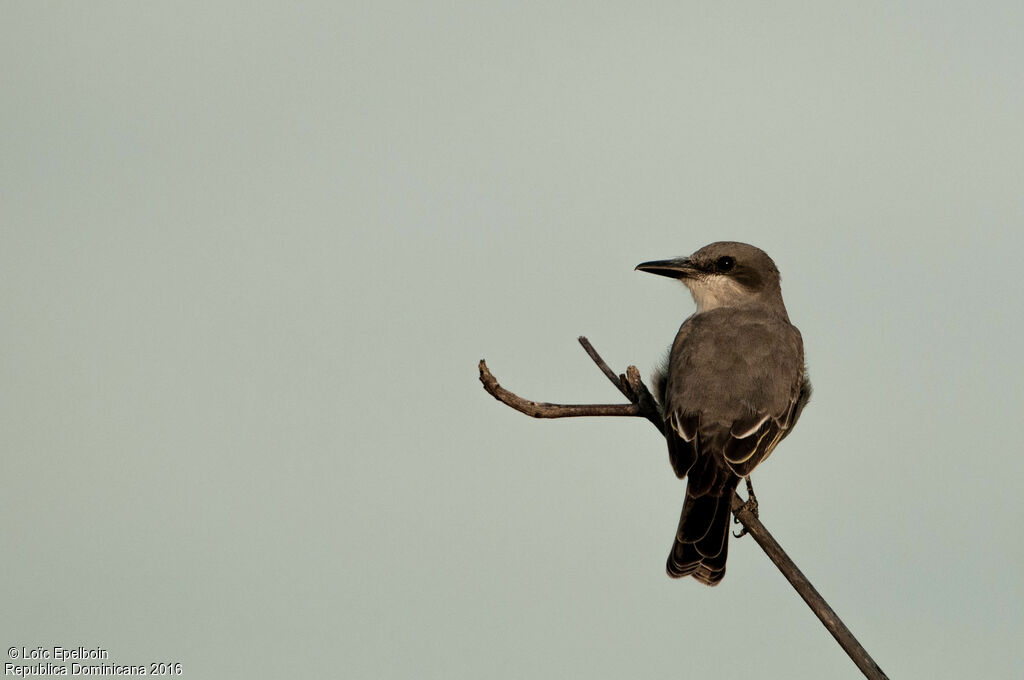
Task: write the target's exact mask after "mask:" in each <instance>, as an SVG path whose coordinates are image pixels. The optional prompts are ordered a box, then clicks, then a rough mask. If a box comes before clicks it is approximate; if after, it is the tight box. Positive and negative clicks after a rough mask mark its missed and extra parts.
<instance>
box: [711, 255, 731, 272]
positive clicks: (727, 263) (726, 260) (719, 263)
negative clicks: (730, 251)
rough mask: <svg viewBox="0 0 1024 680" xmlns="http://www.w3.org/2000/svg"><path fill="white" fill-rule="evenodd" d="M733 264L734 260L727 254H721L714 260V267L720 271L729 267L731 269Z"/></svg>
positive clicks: (724, 270) (727, 269)
mask: <svg viewBox="0 0 1024 680" xmlns="http://www.w3.org/2000/svg"><path fill="white" fill-rule="evenodd" d="M735 265H736V260H734V259H732V258H731V257H729V256H728V255H723V256H722V257H720V258H718V259H717V260H715V267H716V268H717V269H718V271H720V272H727V271H729V270H730V269H732V268H733V267H734V266H735Z"/></svg>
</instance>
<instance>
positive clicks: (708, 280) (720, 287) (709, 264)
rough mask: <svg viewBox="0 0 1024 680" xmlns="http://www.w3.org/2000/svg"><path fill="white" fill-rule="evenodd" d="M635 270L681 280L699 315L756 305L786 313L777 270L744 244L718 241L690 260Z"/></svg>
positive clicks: (764, 256)
mask: <svg viewBox="0 0 1024 680" xmlns="http://www.w3.org/2000/svg"><path fill="white" fill-rule="evenodd" d="M636 268H637V270H638V271H642V272H649V273H651V274H658V275H660V276H668V277H671V278H673V279H679V280H680V281H682V282H683V284H685V285H686V287H687V288H689V289H690V293H691V294H692V295H693V301H694V302H695V303H697V313H698V314H699V313H701V312H707V311H710V310H712V309H715V308H716V307H737V306H741V305H746V304H758V303H760V304H770V305H778V306H779V308H780V310H781V313H782V314H783V315H785V313H786V310H785V307H784V306H783V305H782V292H781V287H780V285H779V270H778V268H776V266H775V263H774V262H772V258H770V257H768V255H767V254H766V253H765V252H764V251H763V250H761V249H760V248H755V247H754V246H752V245H749V244H746V243H739V242H737V241H718V242H716V243H712V244H711V245H707V246H704V247H703V248H701V249H700V250H698V251H697V252H695V253H694V254H693V255H690V256H689V257H679V258H675V259H672V260H654V261H651V262H644V263H643V264H640V265H637V267H636Z"/></svg>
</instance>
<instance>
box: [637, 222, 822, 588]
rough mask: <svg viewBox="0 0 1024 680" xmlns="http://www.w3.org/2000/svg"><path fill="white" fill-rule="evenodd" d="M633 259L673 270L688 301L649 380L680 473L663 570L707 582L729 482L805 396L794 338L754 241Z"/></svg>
mask: <svg viewBox="0 0 1024 680" xmlns="http://www.w3.org/2000/svg"><path fill="white" fill-rule="evenodd" d="M637 269H638V270H640V271H646V272H650V273H654V274H659V275H662V276H670V277H673V278H678V279H680V280H681V281H682V282H683V283H684V284H685V285H686V287H687V288H688V289H689V290H690V293H691V294H692V295H693V299H694V302H696V304H697V311H696V313H695V314H693V315H692V316H690V317H689V318H687V319H686V321H684V322H683V325H682V326H681V327H680V329H679V332H678V334H677V335H676V338H675V341H674V342H673V343H672V349H671V352H670V353H669V358H668V362H667V364H666V366H665V367H664V369H663V370H662V371H660V372H659V374H657V375H656V376H655V381H654V382H655V387H656V390H655V391H656V392H657V396H658V399H659V402H660V405H661V407H662V411H663V416H664V417H665V423H666V439H667V440H668V450H669V460H670V462H671V464H672V468H673V470H674V471H675V473H676V476H678V477H679V478H680V479H682V478H684V477H688V478H689V479H688V482H687V487H686V500H685V501H684V503H683V510H682V515H681V517H680V520H679V529H678V531H677V533H676V539H675V543H674V545H673V547H672V552H671V553H670V554H669V558H668V563H667V570H668V573H669V575H670V576H672V577H675V578H679V577H682V576H689V575H692V576H693V577H694V578H696V579H697V580H698V581H700V582H702V583H705V584H707V585H716V584H717V583H718V582H719V581H721V579H722V577H723V576H724V575H725V561H726V556H727V554H728V541H729V516H730V502H731V498H732V495H733V491H734V490H735V488H736V485H737V484H738V483H739V480H740V479H741V478H742V477H746V476H748V475H749V474H750V473H751V472H752V471H753V470H754V468H755V467H757V465H758V464H760V463H761V462H762V461H764V460H765V459H766V458H767V457H768V456H769V455H770V454H771V452H772V451H773V450H774V448H775V446H776V445H777V444H778V443H779V442H780V441H782V439H783V438H785V437H786V435H788V434H789V433H790V432H791V431H792V428H793V426H794V425H795V424H796V421H797V419H798V418H799V417H800V413H801V411H802V410H803V407H804V405H805V404H806V403H807V400H808V399H809V398H810V394H811V385H810V382H809V381H808V380H807V377H806V372H805V370H804V352H803V340H802V339H801V337H800V331H798V330H797V329H796V327H795V326H793V325H792V324H791V323H790V322H789V315H788V314H787V313H786V306H785V304H784V303H783V301H782V290H781V287H780V283H779V271H778V269H777V268H776V267H775V263H774V262H772V260H771V258H770V257H768V255H767V254H765V253H764V252H763V251H761V250H760V249H758V248H755V247H754V246H751V245H748V244H746V243H737V242H733V241H722V242H718V243H712V244H711V245H708V246H705V247H704V248H701V249H700V250H698V251H697V252H695V253H694V254H693V255H691V256H690V257H688V258H677V259H674V260H659V261H653V262H645V263H643V264H641V265H639V266H638V267H637Z"/></svg>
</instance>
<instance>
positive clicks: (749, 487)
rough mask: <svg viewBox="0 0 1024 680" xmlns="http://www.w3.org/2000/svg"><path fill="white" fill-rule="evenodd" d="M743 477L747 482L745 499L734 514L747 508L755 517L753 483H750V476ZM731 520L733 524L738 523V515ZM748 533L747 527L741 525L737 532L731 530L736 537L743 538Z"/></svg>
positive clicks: (755, 502)
mask: <svg viewBox="0 0 1024 680" xmlns="http://www.w3.org/2000/svg"><path fill="white" fill-rule="evenodd" d="M744 479H745V481H746V482H747V500H746V502H745V503H744V504H743V505H741V506H740V509H739V512H737V513H736V515H739V513H740V512H743V511H744V510H749V511H750V514H751V515H753V516H754V517H757V516H758V514H757V496H755V495H754V485H753V484H751V483H750V477H745V478H744ZM732 521H733V523H735V524H739V523H740V519H739V517H738V516H735V517H733V518H732ZM748 533H749V532H748V531H747V528H746V527H743V528H742V529H741V530H740V532H739V533H736V532H733V536H735V537H736V538H743V537H744V536H746V535H747V534H748Z"/></svg>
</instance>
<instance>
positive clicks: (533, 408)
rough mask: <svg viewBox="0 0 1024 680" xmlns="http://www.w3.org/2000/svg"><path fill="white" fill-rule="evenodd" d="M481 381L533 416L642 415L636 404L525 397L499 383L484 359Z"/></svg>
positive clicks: (502, 399) (507, 402)
mask: <svg viewBox="0 0 1024 680" xmlns="http://www.w3.org/2000/svg"><path fill="white" fill-rule="evenodd" d="M480 382H482V383H483V384H484V389H485V390H487V392H488V394H490V395H491V396H493V397H494V398H495V399H497V400H498V401H500V402H501V403H503V404H505V405H507V406H511V407H512V408H514V409H515V410H517V411H519V412H520V413H525V414H526V415H528V416H531V417H533V418H572V417H574V416H638V415H640V407H639V406H637V405H636V404H549V403H547V402H544V401H530V400H528V399H523V398H522V397H520V396H518V395H516V394H513V393H512V392H509V391H508V390H506V389H505V388H504V387H502V386H501V385H499V384H498V380H497V379H496V378H495V377H494V376H493V375H491V372H490V370H488V368H487V363H486V362H485V361H484V360H483V359H481V360H480Z"/></svg>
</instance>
